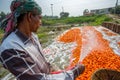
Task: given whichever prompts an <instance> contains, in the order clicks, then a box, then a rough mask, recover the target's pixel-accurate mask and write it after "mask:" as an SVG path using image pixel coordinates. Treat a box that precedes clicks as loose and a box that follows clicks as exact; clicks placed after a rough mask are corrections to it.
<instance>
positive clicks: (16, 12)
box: [0, 0, 42, 34]
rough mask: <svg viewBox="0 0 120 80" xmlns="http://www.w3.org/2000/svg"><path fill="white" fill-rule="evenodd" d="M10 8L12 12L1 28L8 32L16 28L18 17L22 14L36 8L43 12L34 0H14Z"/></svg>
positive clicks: (2, 22)
mask: <svg viewBox="0 0 120 80" xmlns="http://www.w3.org/2000/svg"><path fill="white" fill-rule="evenodd" d="M10 10H11V13H10V14H9V15H7V16H6V18H5V19H4V20H3V21H1V23H0V28H1V29H3V30H4V31H5V33H7V34H8V33H10V32H12V31H13V30H14V29H15V27H16V25H17V18H18V17H19V16H20V15H21V14H23V13H27V12H32V11H35V10H37V12H38V13H39V14H41V13H42V10H41V7H40V6H39V5H38V4H37V3H36V2H35V1H34V0H13V1H12V3H11V6H10Z"/></svg>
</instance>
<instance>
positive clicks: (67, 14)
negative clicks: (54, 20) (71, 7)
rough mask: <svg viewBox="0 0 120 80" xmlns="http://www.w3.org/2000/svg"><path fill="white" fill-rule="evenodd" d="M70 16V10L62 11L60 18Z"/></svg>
mask: <svg viewBox="0 0 120 80" xmlns="http://www.w3.org/2000/svg"><path fill="white" fill-rule="evenodd" d="M68 16H69V13H68V12H61V13H60V18H66V17H68Z"/></svg>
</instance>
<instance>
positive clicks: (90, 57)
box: [58, 27, 120, 80]
mask: <svg viewBox="0 0 120 80" xmlns="http://www.w3.org/2000/svg"><path fill="white" fill-rule="evenodd" d="M89 31H90V32H91V31H92V32H93V33H94V35H93V36H95V38H94V39H93V41H91V42H94V41H97V44H94V45H91V48H92V50H90V51H89V53H87V56H86V57H85V58H84V59H83V60H82V63H83V64H84V65H85V67H86V69H85V71H84V73H83V74H81V75H80V76H79V77H78V78H77V79H76V80H91V75H92V74H93V73H94V72H95V71H96V70H98V69H100V68H108V69H113V70H117V71H120V56H118V55H117V54H115V53H114V52H113V50H112V48H110V46H109V41H107V40H105V39H104V38H103V35H102V33H100V32H98V31H97V30H96V29H95V28H94V27H82V29H80V28H73V29H70V30H68V31H67V32H66V33H64V34H63V35H61V36H60V37H59V38H58V40H59V41H61V42H65V43H70V42H76V43H77V46H76V48H75V49H74V50H73V51H72V56H71V64H70V66H74V65H76V64H77V63H78V61H79V58H80V55H82V54H84V53H81V50H82V49H81V48H82V45H83V44H84V45H85V44H86V45H87V44H90V41H89V40H88V41H87V39H88V38H89V37H91V36H86V34H87V33H88V32H89ZM118 44H120V43H118ZM93 46H94V47H93Z"/></svg>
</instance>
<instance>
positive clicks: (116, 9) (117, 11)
mask: <svg viewBox="0 0 120 80" xmlns="http://www.w3.org/2000/svg"><path fill="white" fill-rule="evenodd" d="M115 13H116V14H120V6H117V7H116V8H115Z"/></svg>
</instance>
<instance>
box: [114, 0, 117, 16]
mask: <svg viewBox="0 0 120 80" xmlns="http://www.w3.org/2000/svg"><path fill="white" fill-rule="evenodd" d="M117 6H118V0H116V3H115V10H114V13H115V14H116V8H117Z"/></svg>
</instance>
